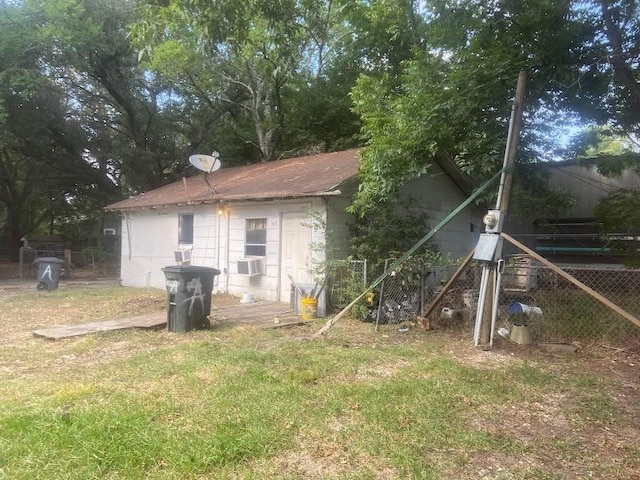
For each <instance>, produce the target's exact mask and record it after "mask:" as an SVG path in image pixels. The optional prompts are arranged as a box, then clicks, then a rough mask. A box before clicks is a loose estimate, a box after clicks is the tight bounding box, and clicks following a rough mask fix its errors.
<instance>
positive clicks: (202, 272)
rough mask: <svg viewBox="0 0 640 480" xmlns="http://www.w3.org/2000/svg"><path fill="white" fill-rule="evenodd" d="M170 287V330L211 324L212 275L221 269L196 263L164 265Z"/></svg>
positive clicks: (168, 290)
mask: <svg viewBox="0 0 640 480" xmlns="http://www.w3.org/2000/svg"><path fill="white" fill-rule="evenodd" d="M162 271H163V272H164V276H165V278H166V281H165V284H166V288H167V330H169V331H170V332H188V331H191V330H194V329H202V328H208V327H209V326H210V324H209V319H208V318H207V317H208V316H209V314H210V313H211V291H212V290H213V278H214V277H215V276H216V275H220V270H217V269H215V268H209V267H199V266H196V265H172V266H169V267H164V268H163V269H162Z"/></svg>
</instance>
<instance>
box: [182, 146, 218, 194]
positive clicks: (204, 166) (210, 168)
mask: <svg viewBox="0 0 640 480" xmlns="http://www.w3.org/2000/svg"><path fill="white" fill-rule="evenodd" d="M219 157H220V154H219V153H218V152H213V153H212V154H211V155H201V154H195V155H191V156H190V157H189V163H191V165H193V166H194V167H196V168H197V169H198V170H200V171H201V172H204V181H205V182H207V185H209V188H210V189H211V192H212V193H213V194H214V195H215V194H216V191H215V190H214V189H213V187H212V186H211V184H210V183H209V179H208V178H207V175H206V174H207V173H211V172H215V171H216V170H218V169H220V167H221V166H222V163H221V162H220V158H219Z"/></svg>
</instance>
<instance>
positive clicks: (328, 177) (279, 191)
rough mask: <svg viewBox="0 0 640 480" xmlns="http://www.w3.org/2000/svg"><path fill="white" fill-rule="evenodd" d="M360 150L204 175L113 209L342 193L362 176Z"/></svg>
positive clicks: (174, 184)
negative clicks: (359, 171)
mask: <svg viewBox="0 0 640 480" xmlns="http://www.w3.org/2000/svg"><path fill="white" fill-rule="evenodd" d="M359 162H360V157H359V154H358V150H345V151H342V152H334V153H322V154H318V155H309V156H305V157H297V158H289V159H285V160H278V161H275V162H269V163H260V164H254V165H248V166H244V167H231V168H224V167H223V168H221V169H220V170H218V171H215V172H212V173H209V174H204V173H203V174H198V175H194V176H192V177H188V178H187V177H185V178H184V179H182V180H180V181H177V182H174V183H171V184H169V185H165V186H163V187H160V188H156V189H154V190H151V191H149V192H145V193H143V194H140V195H136V196H134V197H131V198H128V199H126V200H122V201H120V202H117V203H113V204H111V205H108V206H107V207H105V210H107V211H117V210H137V209H145V208H162V207H168V206H177V205H189V204H197V203H217V202H225V201H239V200H261V199H283V198H299V197H313V196H321V195H329V194H332V193H338V192H337V189H338V187H339V186H340V185H341V184H342V183H344V182H346V181H348V180H350V179H352V178H354V177H355V176H356V175H357V173H358V166H359Z"/></svg>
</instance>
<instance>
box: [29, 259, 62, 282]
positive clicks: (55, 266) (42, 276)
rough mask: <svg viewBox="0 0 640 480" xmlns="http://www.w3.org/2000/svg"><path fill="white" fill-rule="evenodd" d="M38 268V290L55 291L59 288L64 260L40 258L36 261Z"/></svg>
mask: <svg viewBox="0 0 640 480" xmlns="http://www.w3.org/2000/svg"><path fill="white" fill-rule="evenodd" d="M34 263H35V264H36V265H37V266H38V285H36V288H37V289H38V290H55V289H57V288H58V282H59V281H60V275H61V274H62V268H63V266H64V263H65V262H64V260H61V259H59V258H56V257H40V258H36V259H35V260H34Z"/></svg>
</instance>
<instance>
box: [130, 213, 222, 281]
mask: <svg viewBox="0 0 640 480" xmlns="http://www.w3.org/2000/svg"><path fill="white" fill-rule="evenodd" d="M190 213H192V214H193V223H194V225H193V231H194V238H193V251H192V261H191V264H192V265H201V266H207V267H213V268H218V269H219V270H222V269H220V268H219V267H218V253H220V255H221V256H222V255H223V253H224V252H223V249H222V248H221V249H220V251H218V241H219V239H218V232H219V230H218V221H219V219H218V215H217V212H216V210H215V209H213V208H212V207H210V206H199V207H197V208H196V209H188V210H186V209H174V208H167V209H163V210H143V211H135V212H126V213H125V214H124V215H123V220H122V232H123V234H122V258H121V281H122V284H123V285H125V286H133V287H147V286H148V287H154V288H163V289H164V288H165V277H164V273H163V272H162V268H164V267H166V266H168V265H175V264H176V261H175V256H174V252H175V250H177V249H178V216H179V215H180V214H190ZM220 237H221V239H222V241H224V232H223V231H221V230H220ZM221 260H224V258H221ZM223 280H224V279H223ZM219 284H220V278H215V279H214V289H219V287H218V285H219Z"/></svg>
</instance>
